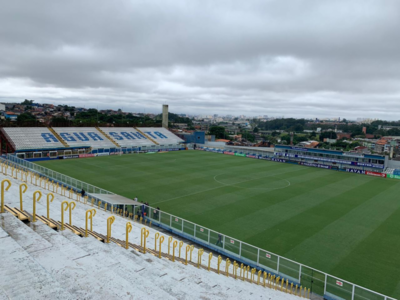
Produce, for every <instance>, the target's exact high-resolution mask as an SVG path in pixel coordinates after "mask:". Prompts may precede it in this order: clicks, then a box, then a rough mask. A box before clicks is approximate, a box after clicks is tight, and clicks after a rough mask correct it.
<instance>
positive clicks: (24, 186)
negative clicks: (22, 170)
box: [19, 183, 28, 211]
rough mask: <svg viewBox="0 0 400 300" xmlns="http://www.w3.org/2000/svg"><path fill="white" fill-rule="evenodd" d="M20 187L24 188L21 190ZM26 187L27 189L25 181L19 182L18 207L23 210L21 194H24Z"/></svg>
mask: <svg viewBox="0 0 400 300" xmlns="http://www.w3.org/2000/svg"><path fill="white" fill-rule="evenodd" d="M22 188H24V190H22ZM27 189H28V186H27V185H26V184H25V183H21V184H20V185H19V208H20V210H21V211H23V210H24V204H23V201H22V194H24V193H25V192H26V190H27Z"/></svg>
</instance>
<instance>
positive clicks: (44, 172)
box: [7, 154, 114, 194]
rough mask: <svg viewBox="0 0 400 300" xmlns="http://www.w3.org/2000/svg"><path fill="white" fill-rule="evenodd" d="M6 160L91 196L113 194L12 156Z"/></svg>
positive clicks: (8, 156)
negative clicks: (91, 194)
mask: <svg viewBox="0 0 400 300" xmlns="http://www.w3.org/2000/svg"><path fill="white" fill-rule="evenodd" d="M7 160H8V161H10V162H13V163H15V164H17V165H19V166H21V167H23V168H26V169H28V170H30V171H33V172H35V173H38V174H39V175H42V176H46V177H48V178H49V179H51V180H54V181H57V182H60V183H64V184H65V185H67V186H69V187H72V188H74V189H76V190H82V189H84V190H85V191H86V192H87V193H93V194H114V193H111V192H109V191H107V190H104V189H102V188H99V187H97V186H94V185H91V184H89V183H86V182H83V181H80V180H78V179H75V178H72V177H70V176H67V175H64V174H61V173H58V172H56V171H53V170H50V169H48V168H45V167H42V166H39V165H37V164H34V163H32V162H29V161H26V160H23V159H21V158H18V157H16V156H14V155H10V154H8V155H7Z"/></svg>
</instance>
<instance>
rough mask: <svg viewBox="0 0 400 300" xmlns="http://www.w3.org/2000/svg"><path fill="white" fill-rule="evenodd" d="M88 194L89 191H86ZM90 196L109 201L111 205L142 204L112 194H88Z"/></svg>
mask: <svg viewBox="0 0 400 300" xmlns="http://www.w3.org/2000/svg"><path fill="white" fill-rule="evenodd" d="M88 194H89V193H88ZM89 195H90V196H93V197H96V198H98V199H100V200H103V201H105V202H108V203H111V204H112V205H142V203H140V202H137V201H135V200H132V199H129V198H126V197H123V196H120V195H112V194H89Z"/></svg>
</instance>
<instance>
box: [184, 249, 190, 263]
mask: <svg viewBox="0 0 400 300" xmlns="http://www.w3.org/2000/svg"><path fill="white" fill-rule="evenodd" d="M189 251H190V246H189V245H187V246H186V259H185V265H187V264H188V253H189Z"/></svg>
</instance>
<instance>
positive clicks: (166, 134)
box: [138, 127, 184, 145]
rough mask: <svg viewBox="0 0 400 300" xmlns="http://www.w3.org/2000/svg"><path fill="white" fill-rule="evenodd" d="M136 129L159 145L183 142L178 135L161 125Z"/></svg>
mask: <svg viewBox="0 0 400 300" xmlns="http://www.w3.org/2000/svg"><path fill="white" fill-rule="evenodd" d="M138 129H139V130H140V131H141V132H143V133H144V134H146V135H148V136H149V137H150V138H152V139H153V140H154V141H156V142H157V143H158V144H159V145H177V144H180V143H183V142H184V140H182V139H181V138H180V137H178V136H176V135H175V134H173V133H172V132H171V131H169V130H168V129H166V128H163V127H141V128H138Z"/></svg>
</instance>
